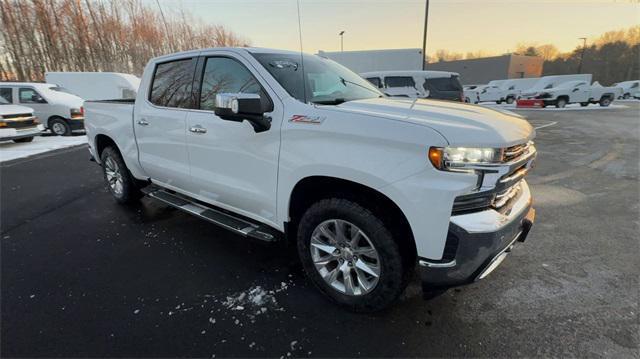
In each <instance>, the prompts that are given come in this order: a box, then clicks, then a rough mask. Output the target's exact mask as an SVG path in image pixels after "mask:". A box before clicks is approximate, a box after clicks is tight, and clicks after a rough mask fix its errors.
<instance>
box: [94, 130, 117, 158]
mask: <svg viewBox="0 0 640 359" xmlns="http://www.w3.org/2000/svg"><path fill="white" fill-rule="evenodd" d="M94 142H95V149H96V156H97V157H98V159H100V156H101V155H102V151H104V149H105V148H107V147H108V146H110V145H112V146H113V147H115V149H116V150H117V151H118V152H120V149H119V148H118V144H117V143H116V141H114V140H113V139H112V138H111V137H109V136H107V135H105V134H102V133H101V134H98V135H96V137H95V140H94Z"/></svg>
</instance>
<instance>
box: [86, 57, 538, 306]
mask: <svg viewBox="0 0 640 359" xmlns="http://www.w3.org/2000/svg"><path fill="white" fill-rule="evenodd" d="M85 111H86V128H87V135H88V142H89V151H90V152H91V155H92V156H93V158H94V159H95V161H96V162H97V163H98V164H100V165H101V166H102V169H103V173H104V178H105V181H106V183H107V185H108V189H109V191H110V192H111V194H112V195H113V197H114V198H115V200H116V201H117V202H121V203H125V202H131V201H135V200H137V199H139V198H140V197H141V195H142V193H146V194H147V195H148V196H150V197H152V198H155V199H157V200H159V201H162V202H164V203H166V204H168V205H170V206H173V207H175V208H178V209H180V210H183V211H186V212H188V213H190V214H192V215H194V216H197V217H199V218H201V219H203V220H206V221H209V222H212V223H214V224H217V225H219V226H221V227H223V228H226V229H228V230H230V231H232V232H234V233H237V234H239V235H240V236H243V237H248V238H253V239H257V240H263V241H268V242H273V241H286V242H287V243H291V244H292V245H294V246H297V251H298V256H299V258H300V261H301V262H302V265H303V268H304V270H305V272H306V273H307V275H308V277H309V278H310V280H311V281H312V282H313V283H314V284H315V285H316V286H317V287H318V288H319V289H320V290H321V291H322V292H323V293H324V294H326V295H327V296H328V297H329V298H331V299H332V300H333V301H335V302H336V303H339V304H340V305H343V306H345V307H347V308H349V309H351V310H354V311H375V310H380V309H382V308H385V307H387V306H389V305H390V304H391V303H393V302H394V301H395V300H396V299H397V298H398V297H399V296H400V294H401V293H402V292H403V290H404V289H405V287H406V286H407V284H408V283H409V280H410V279H411V277H412V274H413V273H414V271H415V268H416V265H417V266H418V267H419V271H420V275H421V280H422V284H423V288H424V290H425V293H428V294H429V295H432V294H433V293H438V292H442V291H443V290H445V289H446V288H449V287H452V286H459V285H464V284H468V283H471V282H474V281H475V280H478V279H482V278H484V277H486V276H487V275H488V274H489V273H490V272H492V271H493V270H494V269H495V268H496V267H497V266H498V265H499V264H500V263H501V262H502V260H503V259H504V258H505V256H506V255H507V254H508V253H509V252H510V251H511V249H512V247H513V246H514V244H515V243H516V242H517V241H524V240H525V238H526V237H527V234H528V232H529V229H530V228H531V225H532V223H533V220H534V213H535V212H534V210H533V208H532V197H531V192H530V191H529V186H528V185H527V182H526V181H525V179H524V178H525V176H526V175H527V173H528V172H529V171H530V169H531V168H532V165H533V162H534V159H535V157H536V148H535V146H534V145H533V142H532V140H533V138H534V136H535V131H534V130H533V128H532V127H531V125H530V124H529V123H528V122H527V121H526V120H525V119H523V118H522V117H518V116H515V115H513V114H509V113H506V112H498V111H494V110H491V109H487V108H483V107H479V106H472V105H465V104H461V103H454V102H446V101H433V100H418V99H408V98H405V99H392V98H388V97H386V96H384V95H383V94H382V93H381V92H380V91H379V90H378V89H377V88H376V87H375V86H373V85H371V84H370V83H369V82H367V81H366V80H364V79H363V78H361V77H360V76H358V75H357V74H355V73H353V72H351V71H350V70H348V69H347V68H345V67H343V66H341V65H339V64H337V63H336V62H334V61H332V60H329V59H326V58H322V57H319V56H315V55H307V54H304V55H303V54H301V53H299V52H289V51H280V50H270V49H255V48H216V49H205V50H195V51H188V52H181V53H177V54H172V55H167V56H162V57H159V58H155V59H152V60H151V61H150V62H149V64H148V65H147V67H146V68H145V70H144V73H143V76H142V82H141V85H140V89H139V91H138V94H137V98H136V99H135V102H133V101H126V100H121V101H96V102H92V101H87V102H86V103H85ZM248 260H250V258H248Z"/></svg>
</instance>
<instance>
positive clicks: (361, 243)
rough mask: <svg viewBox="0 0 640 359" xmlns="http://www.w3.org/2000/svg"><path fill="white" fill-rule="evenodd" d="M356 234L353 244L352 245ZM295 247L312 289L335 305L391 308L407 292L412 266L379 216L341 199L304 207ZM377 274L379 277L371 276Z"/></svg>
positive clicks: (367, 309)
mask: <svg viewBox="0 0 640 359" xmlns="http://www.w3.org/2000/svg"><path fill="white" fill-rule="evenodd" d="M338 224H339V226H340V227H338ZM338 228H342V229H343V230H344V232H343V233H345V235H344V236H340V237H336V235H335V234H336V233H338V231H337V229H338ZM356 231H357V232H356ZM354 232H356V233H357V234H356V235H354V237H355V238H358V239H356V242H352V241H353V238H354V237H351V236H352V235H353V233H354ZM331 235H333V237H331ZM347 237H349V238H347ZM331 238H333V239H337V242H335V241H332V240H331ZM341 242H343V243H342V246H341V245H340V243H341ZM345 243H346V245H345ZM349 244H350V245H349ZM320 246H324V247H322V248H324V249H319V248H320ZM297 247H298V256H299V257H300V261H301V262H302V266H303V268H304V270H305V272H306V274H307V276H308V277H309V278H310V279H311V281H312V282H313V283H314V284H315V285H316V287H318V288H319V289H320V291H321V292H322V293H324V294H325V295H326V296H327V297H329V298H330V299H331V300H332V301H334V302H335V303H337V304H339V305H341V306H343V307H345V308H348V309H349V310H352V311H355V312H375V311H379V310H382V309H385V308H387V307H389V306H390V305H391V304H392V303H393V302H394V301H395V300H396V299H397V298H398V297H399V296H400V295H401V294H402V292H403V291H404V289H405V288H406V286H407V284H408V282H409V279H410V277H411V276H410V274H411V270H412V269H413V268H414V266H413V265H411V264H409V263H408V262H409V261H407V260H404V259H406V257H405V258H403V255H402V251H401V249H402V248H400V246H399V244H398V242H396V241H395V240H394V238H393V236H392V234H391V232H390V231H389V229H388V228H387V227H386V226H385V224H384V222H383V221H382V220H381V219H380V218H378V217H376V216H375V215H374V214H373V213H372V212H371V211H370V210H369V209H367V208H365V207H362V206H361V205H359V204H358V203H356V202H352V201H350V200H347V199H343V198H330V199H323V200H320V201H318V202H316V203H314V204H313V205H311V206H310V207H309V208H308V209H307V211H306V212H305V213H304V215H303V216H302V218H301V219H300V223H299V225H298V229H297ZM335 250H337V251H338V252H336V251H335ZM373 254H375V256H374V255H373ZM353 255H355V256H357V257H353ZM314 258H315V262H314ZM321 262H322V263H325V264H321V265H318V267H317V266H316V264H315V263H321ZM365 266H366V268H368V269H369V270H368V271H365V270H366V268H365ZM376 271H377V277H376V276H374V275H371V274H372V273H374V272H376ZM321 272H322V274H321ZM347 274H348V278H353V277H356V279H355V280H353V279H352V281H353V286H351V288H352V290H349V287H350V286H348V285H347V283H349V282H351V281H349V280H348V278H347V277H346V275H347ZM332 275H334V276H333V278H332ZM323 276H324V277H325V278H328V279H327V280H325V279H324V278H323ZM340 278H342V281H340ZM332 279H333V280H332ZM329 281H331V283H332V284H330V283H329ZM362 283H366V285H363V284H362ZM367 286H368V288H367Z"/></svg>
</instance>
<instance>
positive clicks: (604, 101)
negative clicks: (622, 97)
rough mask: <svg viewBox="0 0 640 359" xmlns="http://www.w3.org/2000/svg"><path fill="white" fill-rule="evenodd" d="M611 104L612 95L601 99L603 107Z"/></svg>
mask: <svg viewBox="0 0 640 359" xmlns="http://www.w3.org/2000/svg"><path fill="white" fill-rule="evenodd" d="M609 105H611V98H610V97H608V96H607V97H603V98H601V99H600V106H602V107H607V106H609Z"/></svg>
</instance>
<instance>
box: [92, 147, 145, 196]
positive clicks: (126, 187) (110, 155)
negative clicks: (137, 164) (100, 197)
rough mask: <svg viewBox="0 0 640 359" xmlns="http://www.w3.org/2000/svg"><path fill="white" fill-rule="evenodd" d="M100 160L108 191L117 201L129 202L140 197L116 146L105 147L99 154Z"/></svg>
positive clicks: (138, 190) (140, 194)
mask: <svg viewBox="0 0 640 359" xmlns="http://www.w3.org/2000/svg"><path fill="white" fill-rule="evenodd" d="M100 161H101V162H102V172H103V174H104V180H105V182H107V187H108V188H109V192H111V195H112V196H113V198H114V199H115V200H116V201H117V202H118V203H131V202H134V201H136V200H138V199H140V197H142V193H141V192H140V189H139V188H138V186H137V185H136V182H135V179H134V178H133V176H131V174H130V173H129V170H128V169H127V165H125V163H124V160H123V159H122V156H121V155H120V152H118V150H117V149H116V148H114V147H107V148H105V149H104V150H103V151H102V153H101V154H100Z"/></svg>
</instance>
